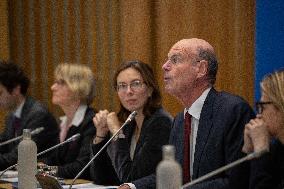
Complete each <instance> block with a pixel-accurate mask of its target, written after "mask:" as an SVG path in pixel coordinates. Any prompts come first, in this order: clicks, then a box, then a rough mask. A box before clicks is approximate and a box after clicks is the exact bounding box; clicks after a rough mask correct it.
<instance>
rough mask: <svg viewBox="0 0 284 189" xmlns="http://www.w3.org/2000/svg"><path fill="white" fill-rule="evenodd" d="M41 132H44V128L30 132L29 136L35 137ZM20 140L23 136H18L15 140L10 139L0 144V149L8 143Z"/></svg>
mask: <svg viewBox="0 0 284 189" xmlns="http://www.w3.org/2000/svg"><path fill="white" fill-rule="evenodd" d="M43 130H44V127H39V128H36V129H34V130H33V131H31V136H33V135H37V134H39V133H40V132H41V131H43ZM22 138H23V135H21V136H18V137H15V138H12V139H10V140H6V141H5V142H2V143H0V147H1V146H4V145H6V144H10V143H12V142H14V141H17V140H20V139H22Z"/></svg>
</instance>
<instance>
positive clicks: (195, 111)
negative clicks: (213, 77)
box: [184, 87, 212, 120]
mask: <svg viewBox="0 0 284 189" xmlns="http://www.w3.org/2000/svg"><path fill="white" fill-rule="evenodd" d="M211 88H212V87H209V88H208V89H206V90H205V91H204V92H203V93H202V94H201V96H200V97H199V98H198V99H197V100H196V101H195V102H194V103H193V104H192V105H191V106H190V107H189V108H185V109H184V115H185V113H186V112H188V113H189V114H190V115H192V117H194V118H195V119H198V120H199V118H200V114H201V110H202V107H203V104H204V101H205V99H206V97H207V95H208V93H209V91H210V89H211Z"/></svg>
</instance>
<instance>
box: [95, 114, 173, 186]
mask: <svg viewBox="0 0 284 189" xmlns="http://www.w3.org/2000/svg"><path fill="white" fill-rule="evenodd" d="M171 124H172V118H171V116H170V115H169V114H168V113H166V112H165V111H164V110H163V109H158V110H157V111H156V112H155V113H153V115H151V116H150V117H145V119H144V122H143V125H142V129H141V133H140V137H139V140H138V142H137V145H136V148H135V152H134V157H133V160H132V159H131V158H130V144H131V137H132V134H133V132H134V129H135V126H136V123H135V121H134V122H132V123H130V125H128V126H126V127H125V128H124V130H123V132H124V134H125V136H126V138H125V139H118V140H117V141H113V142H111V144H110V145H109V146H108V148H107V154H108V156H109V158H110V160H111V162H112V165H113V168H114V169H115V172H116V173H117V176H118V178H119V181H120V183H125V182H132V183H134V184H135V186H136V188H137V189H144V188H145V189H146V188H151V187H150V182H149V181H151V180H148V179H147V177H148V175H151V174H153V173H155V171H156V167H157V164H158V163H159V162H160V161H161V159H162V146H163V145H165V144H167V143H168V139H169V134H170V129H171ZM95 146H96V145H95ZM97 150H98V149H97ZM104 165H105V164H101V166H99V165H98V164H97V167H94V169H95V171H96V172H97V173H98V174H100V173H101V171H100V170H102V169H104V168H105V166H104ZM151 184H153V183H151Z"/></svg>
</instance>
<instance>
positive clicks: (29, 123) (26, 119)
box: [0, 97, 59, 170]
mask: <svg viewBox="0 0 284 189" xmlns="http://www.w3.org/2000/svg"><path fill="white" fill-rule="evenodd" d="M13 120H14V115H13V113H10V114H9V115H7V117H6V123H5V130H4V132H3V133H1V135H0V141H1V142H3V141H6V140H9V139H11V138H14V137H15V132H14V127H13ZM20 126H21V127H20V135H21V134H22V133H23V129H31V130H34V129H36V128H38V127H44V131H42V132H41V133H39V134H38V135H35V136H33V137H32V139H33V140H34V141H35V142H36V144H37V151H38V152H41V151H43V150H45V149H47V148H49V147H51V146H53V145H55V144H56V143H57V138H58V133H59V130H58V126H57V123H56V120H55V118H54V117H53V116H52V115H51V114H50V113H49V112H48V110H47V109H46V108H45V107H44V106H43V105H42V104H40V103H39V102H38V101H35V100H34V99H32V98H30V97H27V98H26V101H25V104H24V106H23V109H22V114H21V124H20ZM18 143H19V141H18V142H14V143H12V144H10V145H6V146H3V148H0V151H1V154H0V169H1V170H3V169H5V168H7V167H9V166H11V165H13V164H16V163H17V160H18V155H17V154H18V152H17V146H18Z"/></svg>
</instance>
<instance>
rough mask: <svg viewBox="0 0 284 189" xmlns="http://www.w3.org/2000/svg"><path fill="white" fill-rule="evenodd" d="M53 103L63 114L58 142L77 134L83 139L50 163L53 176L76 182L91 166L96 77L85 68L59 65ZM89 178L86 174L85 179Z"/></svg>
mask: <svg viewBox="0 0 284 189" xmlns="http://www.w3.org/2000/svg"><path fill="white" fill-rule="evenodd" d="M51 91H52V103H53V104H55V105H58V106H59V107H60V108H61V109H62V110H63V113H64V116H62V117H60V121H61V122H60V125H59V128H60V134H59V142H64V141H66V139H68V138H70V137H72V136H73V135H75V134H78V133H79V134H80V138H79V139H77V140H74V141H71V142H69V143H66V144H64V145H62V146H61V147H59V148H57V150H56V151H54V153H53V154H52V155H51V156H50V157H49V158H48V159H47V161H46V163H47V164H48V165H49V166H51V167H47V168H46V167H45V166H44V165H40V167H43V170H48V171H49V168H51V170H50V171H51V173H52V174H54V175H55V176H58V177H62V178H74V177H75V176H76V175H77V174H78V173H79V172H80V171H81V169H82V168H83V167H84V166H85V165H86V164H87V163H88V161H89V157H90V150H89V145H90V142H91V140H92V138H93V136H94V134H95V128H94V125H93V121H92V119H93V116H94V115H95V111H94V109H93V108H91V107H90V105H91V103H92V101H93V97H94V75H93V73H92V71H91V69H90V68H89V67H88V66H86V65H84V64H71V63H69V64H68V63H63V64H59V65H58V66H57V67H56V69H55V71H54V83H53V85H52V86H51ZM82 177H83V178H89V176H88V175H87V174H85V175H83V176H82Z"/></svg>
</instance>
